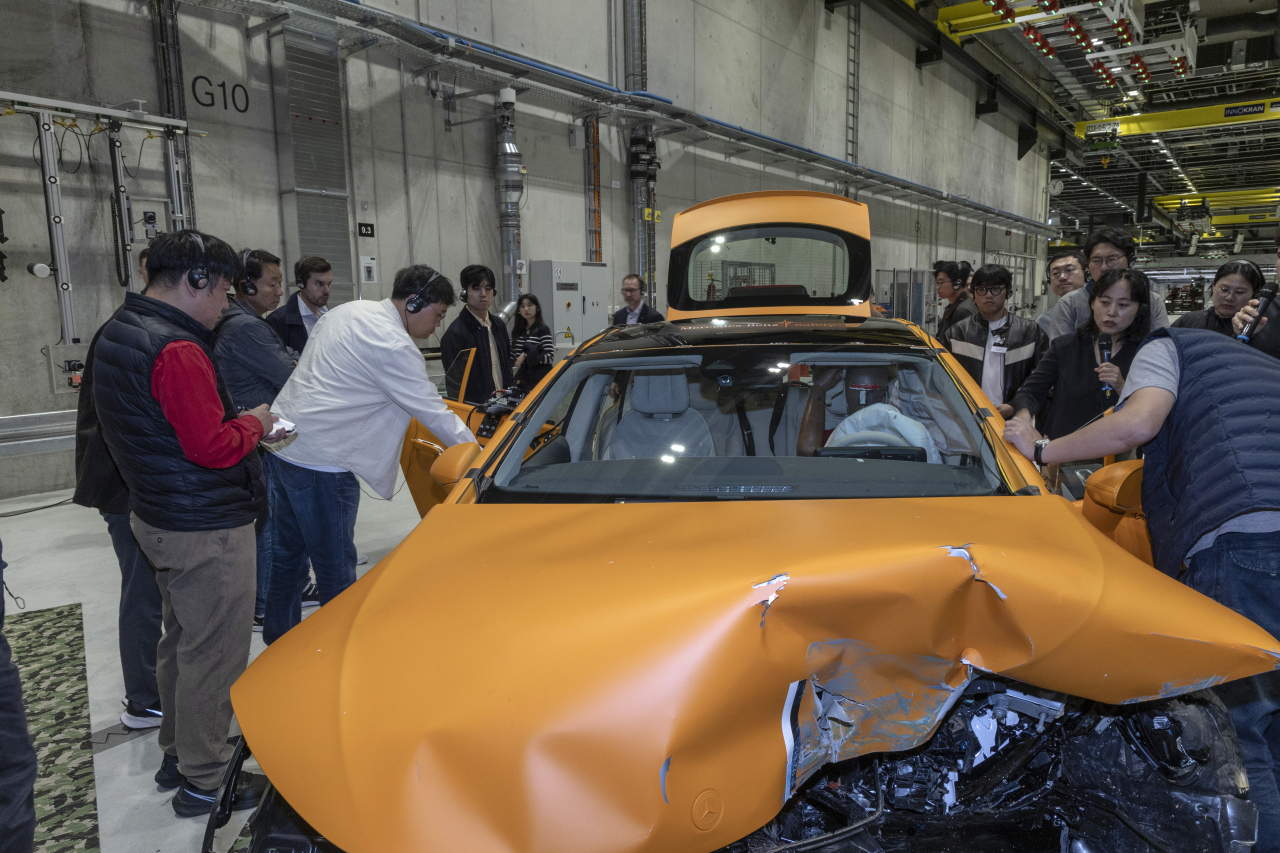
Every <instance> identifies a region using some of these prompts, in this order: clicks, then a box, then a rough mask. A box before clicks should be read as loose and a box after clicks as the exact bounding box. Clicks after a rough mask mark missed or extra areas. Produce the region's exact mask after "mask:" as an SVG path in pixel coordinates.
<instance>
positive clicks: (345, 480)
mask: <svg viewBox="0 0 1280 853" xmlns="http://www.w3.org/2000/svg"><path fill="white" fill-rule="evenodd" d="M453 301H454V291H453V284H452V283H451V282H450V281H449V280H448V279H447V278H445V277H444V276H442V275H440V274H439V273H438V272H436V271H435V270H433V269H432V268H431V267H429V266H426V265H423V264H419V265H418V266H413V267H408V268H407V269H402V270H400V271H399V272H398V273H396V278H395V284H394V285H393V286H392V290H391V298H390V299H384V300H382V301H381V302H373V301H370V300H357V301H355V302H348V303H347V304H345V305H339V306H338V307H337V308H334V309H333V310H332V311H330V312H329V316H328V317H327V318H325V321H324V323H323V324H322V325H319V326H317V327H316V331H315V335H314V336H313V337H312V338H311V340H310V341H309V342H308V344H307V348H306V349H305V350H303V351H302V358H301V359H300V360H299V361H298V366H297V368H295V369H294V371H293V375H292V376H290V377H289V381H288V382H286V383H285V386H284V388H283V389H282V390H281V391H280V394H279V395H278V396H277V397H276V399H275V402H274V403H273V404H272V406H271V410H272V411H273V412H275V413H276V414H278V415H279V416H280V417H282V418H285V419H287V420H290V421H292V422H293V423H295V424H297V428H298V434H297V438H296V439H294V440H293V441H292V442H291V443H289V444H287V445H282V446H281V447H280V448H279V449H278V450H276V449H274V448H272V449H273V450H275V452H274V454H273V455H275V457H276V458H275V459H274V460H272V462H273V463H278V467H277V468H275V469H273V470H272V475H271V476H272V479H271V515H272V524H273V525H274V535H275V554H274V560H273V562H272V567H271V583H270V588H269V589H268V592H267V613H266V624H265V627H264V628H263V632H262V638H263V639H264V640H266V642H267V643H272V642H274V641H275V640H276V639H277V638H278V637H280V636H281V635H282V634H284V633H285V632H286V631H288V630H289V629H290V628H292V627H293V626H294V625H296V624H298V622H299V621H301V618H302V611H301V601H300V592H301V589H302V583H303V582H304V580H305V578H306V572H307V560H308V558H310V561H311V567H312V568H313V569H314V570H315V574H316V584H317V585H318V587H319V590H318V591H319V598H320V602H321V604H322V605H323V604H325V603H327V602H328V601H329V600H330V599H332V598H333V597H334V596H336V595H337V594H338V593H340V592H342V591H343V590H344V589H346V588H347V587H348V586H350V585H351V584H353V583H355V580H356V545H355V523H356V510H357V509H358V508H359V504H360V487H359V484H358V483H357V482H356V477H357V476H358V477H360V479H362V480H364V481H365V482H366V483H368V484H369V485H370V486H371V487H372V488H373V490H374V491H375V492H377V493H378V494H379V495H380V496H381V497H383V498H384V499H387V500H390V499H391V497H392V495H393V494H394V491H395V485H396V473H397V471H398V470H399V465H400V449H401V445H402V444H403V442H404V434H405V430H406V429H408V428H409V420H410V419H411V418H417V419H418V422H419V423H421V424H422V425H423V426H425V427H426V428H427V429H429V430H431V432H432V433H433V434H434V435H435V436H436V438H437V439H438V440H439V441H440V443H441V444H443V445H446V446H448V445H454V444H461V443H464V442H469V441H475V440H476V439H475V436H473V435H472V434H471V430H469V429H467V427H466V425H464V424H463V423H462V420H461V419H459V418H458V416H457V415H455V414H454V413H453V412H452V411H450V410H449V407H448V406H446V405H445V403H444V400H443V399H441V397H440V392H439V391H438V390H437V389H436V386H435V383H433V382H432V381H431V380H430V379H428V378H427V365H426V362H425V361H423V358H422V352H421V351H420V350H419V349H418V345H417V344H416V343H415V342H414V338H425V337H427V336H429V335H431V334H432V333H433V332H435V330H436V326H437V325H438V324H439V322H440V319H441V318H442V317H444V315H445V312H446V311H447V310H448V309H449V306H450V305H452V304H453Z"/></svg>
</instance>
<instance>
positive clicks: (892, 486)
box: [482, 345, 1007, 502]
mask: <svg viewBox="0 0 1280 853" xmlns="http://www.w3.org/2000/svg"><path fill="white" fill-rule="evenodd" d="M678 349H679V350H680V351H679V352H678V353H674V352H672V353H670V354H663V355H653V354H652V353H653V352H654V350H652V349H649V350H641V351H640V352H638V353H637V354H636V355H621V356H620V355H619V354H618V353H600V354H598V355H586V356H583V357H580V358H578V359H576V360H575V361H574V362H573V363H572V364H571V365H570V366H569V367H568V368H567V369H566V370H565V371H564V372H563V373H561V374H560V375H559V376H558V377H557V378H556V379H555V381H554V382H553V384H552V385H551V386H550V387H549V388H548V389H547V390H546V392H545V393H543V394H542V395H541V397H540V399H539V401H538V404H537V406H536V407H535V409H534V410H533V411H532V412H531V413H530V415H531V416H530V417H528V418H526V419H525V420H524V422H523V426H522V427H521V428H520V431H519V433H517V435H516V437H515V439H514V442H513V443H512V444H511V445H510V447H509V448H508V449H507V451H506V452H505V453H504V454H503V456H502V461H501V462H500V463H499V464H498V467H497V469H496V471H495V472H494V477H493V481H492V483H491V484H490V485H489V487H488V488H487V489H486V490H485V493H484V496H483V498H482V500H485V501H500V502H572V501H589V502H595V501H629V500H630V501H653V500H668V501H669V500H709V499H744V498H745V499H753V498H754V499H804V498H889V497H938V496H960V495H988V494H993V493H1001V492H1002V491H1003V490H1004V489H1005V486H1004V485H1003V484H1002V481H1001V478H1000V474H999V470H998V467H997V465H996V463H995V459H994V456H993V454H992V450H991V446H990V444H989V443H988V442H987V441H986V440H984V438H983V435H982V430H981V428H980V426H979V422H978V420H977V419H976V418H975V416H974V415H973V413H972V412H971V410H970V408H969V406H968V405H967V404H966V402H965V400H964V398H963V397H962V396H961V393H960V391H959V389H958V388H956V386H955V383H954V382H953V381H952V379H951V378H950V376H949V375H948V374H947V373H946V371H945V370H944V369H943V368H942V366H941V365H940V364H939V363H938V362H937V361H936V359H935V358H934V357H933V356H932V354H931V353H928V351H927V350H924V349H919V350H916V351H915V352H913V353H910V354H908V353H904V352H902V351H897V352H894V351H876V348H873V347H868V346H865V345H864V346H844V347H831V346H827V347H821V348H816V349H808V348H803V345H773V346H759V345H743V346H726V345H720V346H706V347H679V348H678ZM545 424H551V426H552V428H551V429H550V430H544V431H542V432H541V434H539V430H540V428H541V426H542V425H545ZM1004 493H1007V492H1004Z"/></svg>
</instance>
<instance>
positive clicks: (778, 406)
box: [769, 382, 791, 456]
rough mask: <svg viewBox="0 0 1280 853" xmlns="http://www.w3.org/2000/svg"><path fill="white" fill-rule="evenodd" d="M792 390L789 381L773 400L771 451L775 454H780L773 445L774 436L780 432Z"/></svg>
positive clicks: (770, 435) (770, 420)
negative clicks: (788, 395)
mask: <svg viewBox="0 0 1280 853" xmlns="http://www.w3.org/2000/svg"><path fill="white" fill-rule="evenodd" d="M790 390H791V383H790V382H788V383H787V384H786V385H783V386H782V392H781V393H780V394H778V399H776V400H774V401H773V415H772V416H771V417H770V418H769V452H770V453H772V454H773V455H774V456H777V455H778V451H777V450H776V449H775V448H774V446H773V436H774V435H775V434H776V433H777V432H778V426H779V425H780V424H781V423H782V412H783V410H784V409H786V408H787V392H789V391H790Z"/></svg>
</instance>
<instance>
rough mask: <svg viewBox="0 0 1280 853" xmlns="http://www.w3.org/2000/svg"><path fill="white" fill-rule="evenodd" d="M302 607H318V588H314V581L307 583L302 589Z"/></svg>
mask: <svg viewBox="0 0 1280 853" xmlns="http://www.w3.org/2000/svg"><path fill="white" fill-rule="evenodd" d="M302 606H303V607H319V606H320V588H319V587H317V586H316V582H315V581H307V585H306V586H304V587H303V588H302Z"/></svg>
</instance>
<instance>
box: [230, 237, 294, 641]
mask: <svg viewBox="0 0 1280 853" xmlns="http://www.w3.org/2000/svg"><path fill="white" fill-rule="evenodd" d="M240 260H241V261H242V263H243V265H244V277H243V278H242V279H240V280H239V281H237V282H236V285H235V289H236V298H235V299H231V300H229V303H228V305H227V310H225V311H223V312H222V318H221V319H220V320H218V325H217V326H215V327H214V329H213V332H214V335H215V336H216V339H217V343H216V344H215V345H214V348H213V357H214V360H215V361H217V363H218V372H219V373H221V374H222V377H223V379H224V380H225V381H226V383H227V390H228V391H229V392H230V393H231V401H232V402H233V403H235V405H236V407H237V408H239V409H252V408H254V407H256V406H262V405H266V406H270V405H271V401H272V400H274V399H275V398H276V395H277V394H279V393H280V389H281V388H283V387H284V383H285V382H288V381H289V374H291V373H293V366H294V365H295V364H297V362H298V354H297V353H296V352H294V351H293V350H291V349H289V348H288V347H286V346H285V345H284V341H282V340H280V335H279V334H277V332H276V330H275V329H273V328H272V327H271V325H270V324H268V323H267V322H266V321H265V320H263V319H262V315H263V314H265V313H266V312H268V311H270V310H272V309H273V308H275V307H276V306H277V305H279V304H280V296H281V293H282V291H283V289H284V288H283V286H282V284H283V276H282V275H281V273H280V259H279V258H277V257H276V256H275V255H273V254H271V253H270V252H268V251H267V250H265V249H253V250H249V249H245V250H244V251H243V252H241V253H240ZM260 455H262V477H263V481H264V484H265V485H264V487H265V488H266V490H267V491H268V493H269V492H270V490H271V485H270V483H271V474H272V471H273V464H272V463H273V460H272V458H271V454H269V453H268V454H261V451H260ZM257 543H258V588H257V590H258V591H257V594H256V596H255V598H254V607H253V630H255V631H261V630H262V620H263V617H264V616H265V615H266V608H267V582H268V579H269V578H270V577H271V554H272V544H271V543H272V522H271V518H270V517H268V518H267V520H266V522H265V523H263V524H262V525H261V529H259V530H258V535H257Z"/></svg>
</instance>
